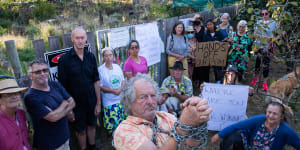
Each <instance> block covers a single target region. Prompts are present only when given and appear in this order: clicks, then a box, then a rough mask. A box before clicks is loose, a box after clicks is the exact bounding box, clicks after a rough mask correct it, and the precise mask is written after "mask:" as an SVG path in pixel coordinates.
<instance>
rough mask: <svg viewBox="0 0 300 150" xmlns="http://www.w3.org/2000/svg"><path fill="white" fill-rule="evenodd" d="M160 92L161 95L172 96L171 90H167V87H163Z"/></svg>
mask: <svg viewBox="0 0 300 150" xmlns="http://www.w3.org/2000/svg"><path fill="white" fill-rule="evenodd" d="M159 91H160V94H169V95H171V94H170V90H169V89H168V88H166V87H161V88H160V89H159Z"/></svg>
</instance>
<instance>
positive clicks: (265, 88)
mask: <svg viewBox="0 0 300 150" xmlns="http://www.w3.org/2000/svg"><path fill="white" fill-rule="evenodd" d="M263 90H264V91H267V90H268V84H267V82H266V81H264V83H263Z"/></svg>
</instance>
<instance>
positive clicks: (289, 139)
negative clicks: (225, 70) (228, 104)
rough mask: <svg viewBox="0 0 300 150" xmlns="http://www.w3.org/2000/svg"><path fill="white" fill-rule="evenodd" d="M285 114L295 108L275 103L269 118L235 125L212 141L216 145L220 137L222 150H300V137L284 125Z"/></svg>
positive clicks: (248, 120)
mask: <svg viewBox="0 0 300 150" xmlns="http://www.w3.org/2000/svg"><path fill="white" fill-rule="evenodd" d="M285 113H292V112H291V109H290V108H289V107H288V106H286V105H284V104H282V102H281V101H279V100H276V101H272V102H271V103H270V104H268V106H267V110H266V114H265V115H257V116H254V117H251V118H249V119H246V120H243V121H241V122H238V123H235V124H232V125H230V126H228V127H226V128H224V129H223V130H222V131H220V132H219V133H218V134H215V135H214V136H213V137H212V138H211V144H215V143H216V142H217V141H218V140H219V139H220V138H222V139H223V141H222V142H221V144H220V150H229V149H230V147H231V146H232V145H233V146H234V148H233V149H238V150H243V149H261V150H262V149H264V150H282V149H283V147H284V146H285V145H290V146H292V147H294V148H296V149H297V150H300V138H299V135H297V133H296V132H295V131H294V130H293V129H292V128H291V127H290V126H289V125H288V124H287V123H285V122H284V115H285Z"/></svg>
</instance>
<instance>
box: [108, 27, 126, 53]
mask: <svg viewBox="0 0 300 150" xmlns="http://www.w3.org/2000/svg"><path fill="white" fill-rule="evenodd" d="M129 39H130V37H129V27H120V28H113V29H111V32H110V33H108V43H109V47H111V48H113V49H114V48H117V47H123V46H126V45H127V44H128V43H129Z"/></svg>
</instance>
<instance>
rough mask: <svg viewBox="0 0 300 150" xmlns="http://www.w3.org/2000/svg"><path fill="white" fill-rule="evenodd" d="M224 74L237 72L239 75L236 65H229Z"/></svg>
mask: <svg viewBox="0 0 300 150" xmlns="http://www.w3.org/2000/svg"><path fill="white" fill-rule="evenodd" d="M224 72H235V73H237V74H239V71H238V69H237V67H236V66H234V65H228V67H227V68H226V70H224Z"/></svg>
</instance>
